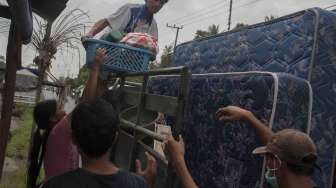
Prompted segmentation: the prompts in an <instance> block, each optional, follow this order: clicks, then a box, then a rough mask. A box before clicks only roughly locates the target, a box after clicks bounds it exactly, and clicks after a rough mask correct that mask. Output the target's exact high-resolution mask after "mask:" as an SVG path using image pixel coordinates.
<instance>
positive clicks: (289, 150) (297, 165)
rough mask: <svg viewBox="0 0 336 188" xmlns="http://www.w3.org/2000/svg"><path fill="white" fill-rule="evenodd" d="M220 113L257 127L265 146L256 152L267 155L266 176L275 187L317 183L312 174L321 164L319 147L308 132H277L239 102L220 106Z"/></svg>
mask: <svg viewBox="0 0 336 188" xmlns="http://www.w3.org/2000/svg"><path fill="white" fill-rule="evenodd" d="M216 115H217V117H218V119H219V120H222V121H225V120H226V121H227V120H246V121H247V122H248V123H249V124H250V125H251V126H252V127H254V128H255V129H256V131H257V133H258V135H259V137H260V139H261V141H262V143H263V144H265V146H262V147H259V148H256V149H255V150H254V151H253V152H252V153H253V154H259V155H265V156H266V165H267V171H266V174H265V180H266V182H267V183H268V184H269V185H270V186H271V187H272V188H297V187H300V188H313V187H315V184H314V182H313V180H312V179H311V176H312V175H313V173H314V170H315V169H316V168H317V165H316V160H317V150H316V146H315V144H314V142H313V141H312V140H311V138H310V137H309V136H308V135H307V134H305V133H303V132H300V131H298V130H295V129H284V130H281V131H279V132H277V133H273V132H272V130H271V129H270V128H268V127H266V126H265V125H264V124H263V123H261V121H259V120H258V119H257V118H256V117H255V116H254V115H253V114H252V112H250V111H248V110H245V109H242V108H239V107H236V106H228V107H224V108H220V109H219V110H218V111H217V113H216Z"/></svg>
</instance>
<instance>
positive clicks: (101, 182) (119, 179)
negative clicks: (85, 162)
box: [45, 169, 147, 188]
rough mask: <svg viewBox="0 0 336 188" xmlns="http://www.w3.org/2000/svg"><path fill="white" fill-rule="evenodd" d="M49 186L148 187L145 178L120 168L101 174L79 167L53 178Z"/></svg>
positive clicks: (92, 187) (57, 187)
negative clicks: (111, 172) (113, 172)
mask: <svg viewBox="0 0 336 188" xmlns="http://www.w3.org/2000/svg"><path fill="white" fill-rule="evenodd" d="M45 186H46V187H48V188H60V187H90V188H110V187H113V188H114V187H116V188H146V187H147V185H146V183H145V181H144V179H143V178H141V177H139V176H137V175H136V174H133V173H129V172H124V171H121V170H119V171H118V172H116V173H115V174H111V175H99V174H95V173H92V172H89V171H87V170H84V169H78V170H75V171H71V172H68V173H65V174H63V175H61V176H57V177H55V178H52V179H51V180H50V181H48V183H47V184H46V185H45Z"/></svg>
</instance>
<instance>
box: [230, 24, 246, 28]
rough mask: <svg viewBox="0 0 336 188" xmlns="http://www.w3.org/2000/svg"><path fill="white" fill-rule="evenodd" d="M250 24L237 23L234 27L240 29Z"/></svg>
mask: <svg viewBox="0 0 336 188" xmlns="http://www.w3.org/2000/svg"><path fill="white" fill-rule="evenodd" d="M246 26H248V24H244V23H237V24H236V26H235V27H234V28H233V29H240V28H242V27H246Z"/></svg>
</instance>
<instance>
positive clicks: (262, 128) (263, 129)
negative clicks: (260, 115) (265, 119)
mask: <svg viewBox="0 0 336 188" xmlns="http://www.w3.org/2000/svg"><path fill="white" fill-rule="evenodd" d="M245 119H246V120H247V121H248V122H249V123H250V124H251V125H252V127H253V128H255V129H256V131H257V133H258V135H259V138H260V140H261V142H262V143H263V144H267V142H268V141H269V139H270V138H271V136H272V135H273V132H272V130H271V129H270V128H269V127H267V126H266V125H264V124H263V123H262V122H261V121H260V120H258V119H257V118H256V117H255V116H254V115H253V113H252V112H249V111H247V112H246V115H245Z"/></svg>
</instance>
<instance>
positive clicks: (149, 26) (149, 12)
mask: <svg viewBox="0 0 336 188" xmlns="http://www.w3.org/2000/svg"><path fill="white" fill-rule="evenodd" d="M145 2H146V3H145V4H125V5H124V6H122V7H120V8H119V9H118V10H117V11H116V12H115V13H113V14H111V15H110V16H108V17H107V18H104V19H101V20H98V21H97V22H96V23H95V24H94V26H93V27H92V28H91V30H90V31H89V32H88V33H87V34H86V35H85V36H84V37H86V38H92V37H94V36H95V35H96V34H98V33H99V32H101V31H102V30H103V29H105V28H106V27H107V26H110V28H111V29H112V30H119V31H120V32H123V33H131V32H138V33H148V34H149V35H151V36H153V37H155V38H156V39H158V27H157V24H156V21H155V19H154V14H156V13H157V12H159V11H160V10H161V8H162V7H163V6H164V5H165V4H166V3H167V2H168V0H145Z"/></svg>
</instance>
